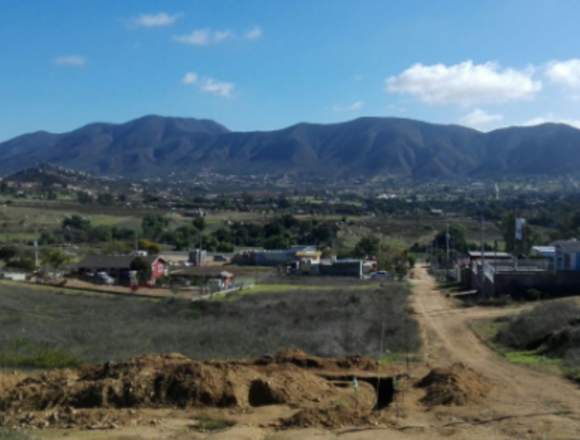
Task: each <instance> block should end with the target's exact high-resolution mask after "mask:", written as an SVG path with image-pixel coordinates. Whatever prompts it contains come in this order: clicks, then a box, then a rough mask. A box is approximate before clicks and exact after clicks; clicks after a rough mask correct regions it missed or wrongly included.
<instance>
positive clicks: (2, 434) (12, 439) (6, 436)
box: [0, 428, 33, 440]
mask: <svg viewBox="0 0 580 440" xmlns="http://www.w3.org/2000/svg"><path fill="white" fill-rule="evenodd" d="M0 440H33V437H31V436H29V435H28V434H25V433H23V432H17V431H12V430H10V429H6V428H0Z"/></svg>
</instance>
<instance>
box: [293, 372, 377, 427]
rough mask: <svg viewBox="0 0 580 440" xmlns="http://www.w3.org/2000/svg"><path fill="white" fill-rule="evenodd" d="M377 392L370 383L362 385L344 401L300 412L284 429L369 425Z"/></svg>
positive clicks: (346, 396) (345, 397)
mask: <svg viewBox="0 0 580 440" xmlns="http://www.w3.org/2000/svg"><path fill="white" fill-rule="evenodd" d="M375 399H376V396H375V390H374V389H373V387H372V386H371V385H369V384H368V383H360V384H359V388H358V390H357V391H356V393H354V392H352V391H351V392H350V393H348V394H347V395H345V396H344V398H343V399H340V400H338V401H334V402H332V403H330V404H327V405H322V406H318V407H308V408H304V409H302V410H300V411H298V412H297V413H296V414H294V415H293V416H292V417H290V418H288V419H286V420H284V421H283V423H282V427H283V428H308V427H319V426H322V427H325V428H340V427H343V426H357V425H359V426H360V425H365V424H368V423H369V422H370V420H371V417H372V413H373V408H374V406H375Z"/></svg>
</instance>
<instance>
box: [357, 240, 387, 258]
mask: <svg viewBox="0 0 580 440" xmlns="http://www.w3.org/2000/svg"><path fill="white" fill-rule="evenodd" d="M379 245H380V241H379V239H378V238H377V237H374V236H372V235H368V236H366V237H363V238H361V239H360V240H359V242H358V243H357V244H356V246H355V247H354V249H353V255H354V256H356V257H361V258H362V257H374V256H377V254H378V253H379Z"/></svg>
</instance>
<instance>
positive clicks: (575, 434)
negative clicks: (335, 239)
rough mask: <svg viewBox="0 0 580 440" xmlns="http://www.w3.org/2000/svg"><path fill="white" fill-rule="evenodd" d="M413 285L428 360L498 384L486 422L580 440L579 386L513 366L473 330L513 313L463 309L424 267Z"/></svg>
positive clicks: (486, 407)
mask: <svg viewBox="0 0 580 440" xmlns="http://www.w3.org/2000/svg"><path fill="white" fill-rule="evenodd" d="M412 284H413V290H414V295H413V301H412V303H413V307H414V309H415V311H416V313H417V315H416V316H417V319H418V321H419V323H420V325H421V329H422V332H423V340H424V356H425V360H426V361H427V362H428V363H429V364H431V365H433V366H445V365H448V364H450V363H453V362H463V363H464V364H466V365H468V366H469V367H471V368H473V369H474V370H476V371H477V372H479V373H481V374H483V375H484V376H486V377H487V378H488V379H489V380H490V381H491V382H492V384H493V385H494V389H493V393H492V395H491V396H490V398H489V399H488V401H487V402H486V403H485V405H484V406H483V407H482V408H481V412H482V413H487V414H489V415H488V416H487V417H484V418H482V419H484V420H487V422H485V423H488V424H494V423H496V422H497V424H498V425H499V426H498V427H497V428H498V429H499V430H500V431H502V427H503V428H506V429H504V431H506V430H507V431H508V432H505V434H509V431H510V430H513V429H515V428H518V427H524V428H526V429H527V431H528V434H529V435H533V434H536V435H538V437H539V438H549V439H553V438H570V439H573V438H574V439H578V438H580V390H579V389H578V387H576V386H574V385H573V384H572V383H570V382H569V381H566V380H565V379H561V378H559V377H556V376H553V375H550V374H547V373H542V372H537V371H535V370H532V369H530V368H527V367H523V366H518V365H514V364H511V363H509V362H507V361H506V360H505V359H503V358H502V357H501V356H499V355H497V354H496V353H494V352H493V351H492V350H490V349H489V348H488V347H487V346H486V345H485V344H484V343H483V342H482V341H480V340H479V339H478V338H477V337H476V336H475V334H474V333H473V332H472V331H471V330H470V329H469V326H468V324H469V322H470V321H472V320H475V319H482V318H494V317H498V316H502V315H508V314H513V313H515V312H516V311H515V310H514V309H513V308H511V309H510V308H507V309H506V308H481V307H473V308H462V309H458V308H457V307H456V306H455V305H454V304H453V302H452V301H451V300H449V299H447V298H446V297H445V296H444V295H443V294H441V293H440V292H439V291H438V289H437V286H436V284H435V281H434V280H433V278H432V277H431V276H429V275H428V273H427V271H426V269H425V268H424V267H421V268H418V269H417V270H416V278H415V279H414V280H413V281H412ZM484 420H482V421H481V422H480V423H484ZM506 421H510V423H505V422H506ZM518 431H519V430H518ZM516 432H517V431H516ZM518 433H519V434H520V435H523V433H522V432H518ZM525 438H528V437H525ZM532 438H533V437H532Z"/></svg>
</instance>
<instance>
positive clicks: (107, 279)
mask: <svg viewBox="0 0 580 440" xmlns="http://www.w3.org/2000/svg"><path fill="white" fill-rule="evenodd" d="M93 281H94V282H95V283H97V284H105V285H107V286H110V285H112V284H115V279H114V278H113V277H112V276H111V275H109V274H108V273H107V272H97V273H96V274H95V276H94V278H93Z"/></svg>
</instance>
